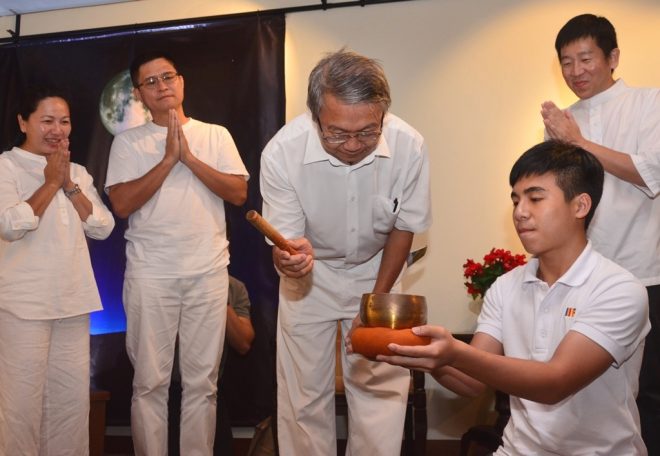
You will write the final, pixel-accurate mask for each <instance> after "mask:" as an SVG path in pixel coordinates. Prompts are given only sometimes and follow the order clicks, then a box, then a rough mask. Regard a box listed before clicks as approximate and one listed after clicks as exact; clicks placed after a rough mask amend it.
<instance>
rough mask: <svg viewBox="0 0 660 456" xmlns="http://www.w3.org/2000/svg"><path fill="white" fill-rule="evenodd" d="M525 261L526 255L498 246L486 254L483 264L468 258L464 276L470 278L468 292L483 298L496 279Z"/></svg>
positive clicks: (464, 267)
mask: <svg viewBox="0 0 660 456" xmlns="http://www.w3.org/2000/svg"><path fill="white" fill-rule="evenodd" d="M525 263H527V259H526V257H525V255H520V254H517V255H513V254H512V253H511V252H510V251H508V250H504V249H496V248H493V249H491V251H490V252H488V253H487V254H486V255H484V263H483V264H481V263H477V262H475V261H474V260H471V259H469V258H468V259H467V260H466V262H465V264H464V265H463V276H464V277H465V278H466V279H468V280H467V282H465V286H466V287H467V292H468V294H469V295H472V298H473V299H476V298H477V296H481V297H482V298H483V297H484V295H485V294H486V291H487V290H488V288H490V286H491V285H492V284H493V282H495V279H497V278H498V277H499V276H501V275H502V274H504V273H506V272H509V271H510V270H512V269H514V268H516V267H518V266H521V265H523V264H525Z"/></svg>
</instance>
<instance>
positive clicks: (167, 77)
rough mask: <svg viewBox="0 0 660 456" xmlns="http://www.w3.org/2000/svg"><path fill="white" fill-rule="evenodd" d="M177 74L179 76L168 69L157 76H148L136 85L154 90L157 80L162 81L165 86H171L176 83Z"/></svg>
mask: <svg viewBox="0 0 660 456" xmlns="http://www.w3.org/2000/svg"><path fill="white" fill-rule="evenodd" d="M179 76H180V74H179V73H174V72H171V71H168V72H167V73H163V74H161V75H158V76H149V77H148V78H147V79H145V80H144V81H142V82H141V83H139V84H138V85H137V86H138V87H145V88H147V89H150V90H154V89H155V88H156V87H157V86H158V81H163V83H164V84H165V85H166V86H168V87H171V86H173V85H174V84H175V83H176V81H177V78H178V77H179Z"/></svg>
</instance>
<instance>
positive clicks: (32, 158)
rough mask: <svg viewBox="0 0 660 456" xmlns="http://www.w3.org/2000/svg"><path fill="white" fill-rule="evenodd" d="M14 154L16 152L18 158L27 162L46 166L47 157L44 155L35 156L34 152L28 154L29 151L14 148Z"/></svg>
mask: <svg viewBox="0 0 660 456" xmlns="http://www.w3.org/2000/svg"><path fill="white" fill-rule="evenodd" d="M14 152H16V154H17V155H18V156H20V157H22V158H24V159H26V160H30V161H33V162H35V163H39V164H42V165H46V157H44V156H43V155H39V154H33V153H32V152H28V151H27V150H25V149H21V148H20V147H14Z"/></svg>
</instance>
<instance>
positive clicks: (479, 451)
mask: <svg viewBox="0 0 660 456" xmlns="http://www.w3.org/2000/svg"><path fill="white" fill-rule="evenodd" d="M495 411H496V412H497V419H496V420H495V423H494V424H492V425H489V424H478V425H476V426H472V427H471V428H470V429H468V430H467V432H466V433H465V434H463V436H462V437H461V451H460V456H482V455H486V454H491V453H493V452H494V451H495V450H497V449H498V448H499V446H500V445H502V434H503V433H504V427H505V426H506V424H507V423H508V422H509V418H510V416H511V409H510V407H509V395H508V394H506V393H503V392H501V391H495Z"/></svg>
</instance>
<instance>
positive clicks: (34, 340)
mask: <svg viewBox="0 0 660 456" xmlns="http://www.w3.org/2000/svg"><path fill="white" fill-rule="evenodd" d="M18 124H19V127H20V130H21V132H22V133H23V136H24V139H23V140H22V141H20V142H19V143H18V144H20V145H19V146H18V147H14V148H13V149H11V150H8V151H6V152H4V153H2V155H0V454H2V455H23V456H31V455H58V456H61V455H86V454H88V452H89V449H88V448H89V444H88V419H89V418H88V417H89V313H90V312H93V311H95V310H100V309H101V299H100V297H99V293H98V289H97V287H96V282H95V280H94V273H93V271H92V265H91V262H90V258H89V251H88V249H87V241H86V239H85V236H89V237H91V238H94V239H105V238H107V237H108V236H109V235H110V232H111V231H112V229H113V227H114V224H115V222H114V219H113V217H112V214H111V213H110V211H108V209H107V208H106V207H105V206H104V204H103V202H102V201H101V199H100V198H99V195H98V193H97V192H96V190H95V188H94V185H93V180H92V177H91V176H90V175H89V174H88V173H87V171H86V170H85V168H84V167H83V166H80V165H77V164H75V163H71V162H70V161H69V157H70V152H69V134H70V133H71V117H70V113H69V104H68V102H67V101H66V99H65V97H64V96H63V95H62V94H61V93H59V92H58V91H57V90H56V89H49V88H40V89H35V90H33V91H31V92H30V93H28V95H27V96H26V97H24V99H23V100H22V106H21V109H20V111H19V114H18Z"/></svg>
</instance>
